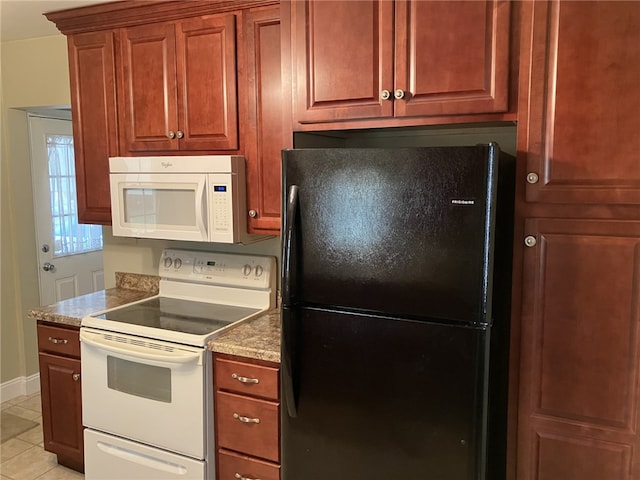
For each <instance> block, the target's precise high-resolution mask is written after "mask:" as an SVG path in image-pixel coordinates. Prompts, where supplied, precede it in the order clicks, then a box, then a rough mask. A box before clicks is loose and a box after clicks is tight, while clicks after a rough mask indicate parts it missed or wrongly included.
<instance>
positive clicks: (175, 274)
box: [81, 249, 276, 346]
mask: <svg viewBox="0 0 640 480" xmlns="http://www.w3.org/2000/svg"><path fill="white" fill-rule="evenodd" d="M159 275H160V277H161V279H160V292H159V294H158V295H156V296H154V297H151V298H147V299H144V300H140V301H137V302H132V303H129V304H126V305H123V306H120V307H116V308H112V309H108V310H104V311H101V312H96V313H92V314H91V315H88V316H86V317H84V318H83V319H82V322H81V326H83V327H93V328H99V329H101V330H106V331H109V332H113V333H125V334H131V335H138V336H141V337H146V338H150V339H155V340H164V341H168V342H175V343H181V344H185V345H193V346H205V345H206V344H207V343H208V342H209V340H211V339H212V338H215V337H216V336H217V335H219V334H221V333H222V332H224V331H226V330H228V329H229V328H231V327H233V326H235V325H237V324H238V323H239V322H243V321H247V320H249V319H251V318H254V317H256V316H257V315H260V314H262V313H264V312H266V311H268V310H270V309H271V308H273V307H275V296H276V295H275V293H276V287H275V282H276V266H275V258H274V257H265V256H257V255H235V254H229V253H214V252H197V251H191V250H176V249H167V250H165V251H164V252H163V254H162V257H161V259H160V266H159Z"/></svg>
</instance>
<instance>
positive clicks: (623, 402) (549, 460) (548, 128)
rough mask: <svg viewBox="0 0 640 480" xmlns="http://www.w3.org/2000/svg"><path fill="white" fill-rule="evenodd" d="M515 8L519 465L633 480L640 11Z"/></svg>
mask: <svg viewBox="0 0 640 480" xmlns="http://www.w3.org/2000/svg"><path fill="white" fill-rule="evenodd" d="M522 14H523V16H522V44H521V67H520V98H521V101H520V105H519V122H518V151H519V154H518V155H519V175H520V179H519V181H518V188H519V190H520V191H519V195H518V198H519V201H518V204H517V211H518V215H519V218H522V219H524V220H523V223H522V224H521V225H519V228H518V230H519V231H518V232H517V234H516V239H517V240H516V252H517V253H519V254H521V255H522V259H523V263H522V266H521V268H522V271H521V272H520V273H521V278H522V284H521V291H520V292H519V293H520V294H521V295H517V296H515V297H514V300H515V302H514V313H515V315H514V324H519V326H520V327H519V328H520V329H519V331H518V329H517V328H516V330H515V331H514V336H513V337H512V338H513V339H514V341H515V344H518V343H519V347H520V362H519V368H518V366H517V363H514V364H513V365H514V369H513V370H512V374H513V375H514V378H517V377H519V392H518V393H517V397H518V400H517V404H518V420H517V433H514V434H513V440H514V442H513V443H512V444H515V445H517V453H516V465H515V469H513V470H515V478H517V480H556V479H562V480H604V479H606V480H637V479H638V478H640V416H639V414H640V412H639V409H640V381H639V380H640V378H639V377H640V368H639V362H640V332H639V328H638V327H639V326H640V92H639V90H638V88H639V86H640V3H639V2H609V1H597V2H575V1H549V2H547V1H536V2H524V3H523V4H522ZM525 52H529V54H528V55H526V54H525ZM520 312H521V313H520ZM518 316H519V322H517V321H515V320H518ZM515 350H516V351H517V349H515ZM513 470H512V471H513Z"/></svg>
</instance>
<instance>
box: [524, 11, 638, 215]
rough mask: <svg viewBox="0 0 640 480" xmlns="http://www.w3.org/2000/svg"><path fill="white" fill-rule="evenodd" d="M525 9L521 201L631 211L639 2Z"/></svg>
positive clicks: (635, 185) (634, 196)
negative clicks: (525, 177) (524, 184)
mask: <svg viewBox="0 0 640 480" xmlns="http://www.w3.org/2000/svg"><path fill="white" fill-rule="evenodd" d="M525 3H527V6H526V8H524V9H523V11H524V12H525V14H526V17H527V18H528V19H529V20H528V21H527V22H525V23H524V24H523V32H524V33H525V34H526V37H525V40H526V41H527V42H528V44H529V45H528V47H529V48H530V49H531V52H530V54H526V55H525V54H524V53H525V52H524V51H523V55H521V58H522V59H524V62H523V64H522V65H521V79H522V80H523V83H521V87H520V88H521V91H522V92H527V91H528V93H529V96H528V97H527V96H526V95H525V96H523V100H526V101H523V102H522V103H521V104H520V105H521V108H520V112H521V114H522V116H523V120H524V121H523V122H519V125H518V130H519V131H520V130H521V129H522V131H523V132H524V131H525V129H526V132H527V134H526V138H525V142H524V144H523V146H522V148H519V150H523V151H526V152H527V154H526V165H527V172H528V173H534V174H535V176H533V175H531V176H529V177H528V179H531V180H530V181H532V182H533V183H530V184H527V188H526V198H527V200H529V201H534V202H552V203H582V204H585V203H591V204H593V203H609V204H625V203H626V204H629V203H636V204H637V203H640V166H639V163H638V152H639V151H640V135H638V130H639V129H640V95H638V85H640V3H639V2H610V1H599V2H598V1H594V2H589V1H586V2H573V1H552V2H535V3H533V4H529V2H525ZM527 23H530V24H531V25H532V29H531V30H530V31H529V30H528V29H529V28H531V25H529V26H527V25H526V24H527ZM525 27H526V28H525ZM523 48H525V44H524V43H523ZM527 123H528V127H527Z"/></svg>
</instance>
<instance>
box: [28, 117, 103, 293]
mask: <svg viewBox="0 0 640 480" xmlns="http://www.w3.org/2000/svg"><path fill="white" fill-rule="evenodd" d="M29 135H30V144H31V176H32V179H33V195H34V208H35V223H36V228H35V230H36V246H37V252H36V255H37V257H38V267H39V283H40V303H41V304H42V305H49V304H51V303H55V302H59V301H62V300H66V299H68V298H71V297H76V296H78V295H84V294H86V293H91V292H94V291H96V290H101V289H103V288H104V269H103V263H102V227H101V226H100V225H82V224H78V208H77V201H76V181H75V164H74V154H73V153H74V152H73V135H72V131H71V122H70V121H68V120H60V119H53V118H42V117H36V116H30V117H29Z"/></svg>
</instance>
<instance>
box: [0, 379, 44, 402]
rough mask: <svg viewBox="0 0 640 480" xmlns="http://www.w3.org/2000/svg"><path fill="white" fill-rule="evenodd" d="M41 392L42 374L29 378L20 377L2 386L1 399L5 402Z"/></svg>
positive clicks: (0, 387) (0, 390) (0, 389)
mask: <svg viewBox="0 0 640 480" xmlns="http://www.w3.org/2000/svg"><path fill="white" fill-rule="evenodd" d="M39 391H40V374H39V373H34V374H33V375H31V376H29V377H18V378H14V379H13V380H9V381H8V382H4V383H3V384H2V385H0V399H1V400H2V401H3V402H6V401H7V400H11V399H13V398H16V397H19V396H21V395H31V394H32V393H36V392H39Z"/></svg>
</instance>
